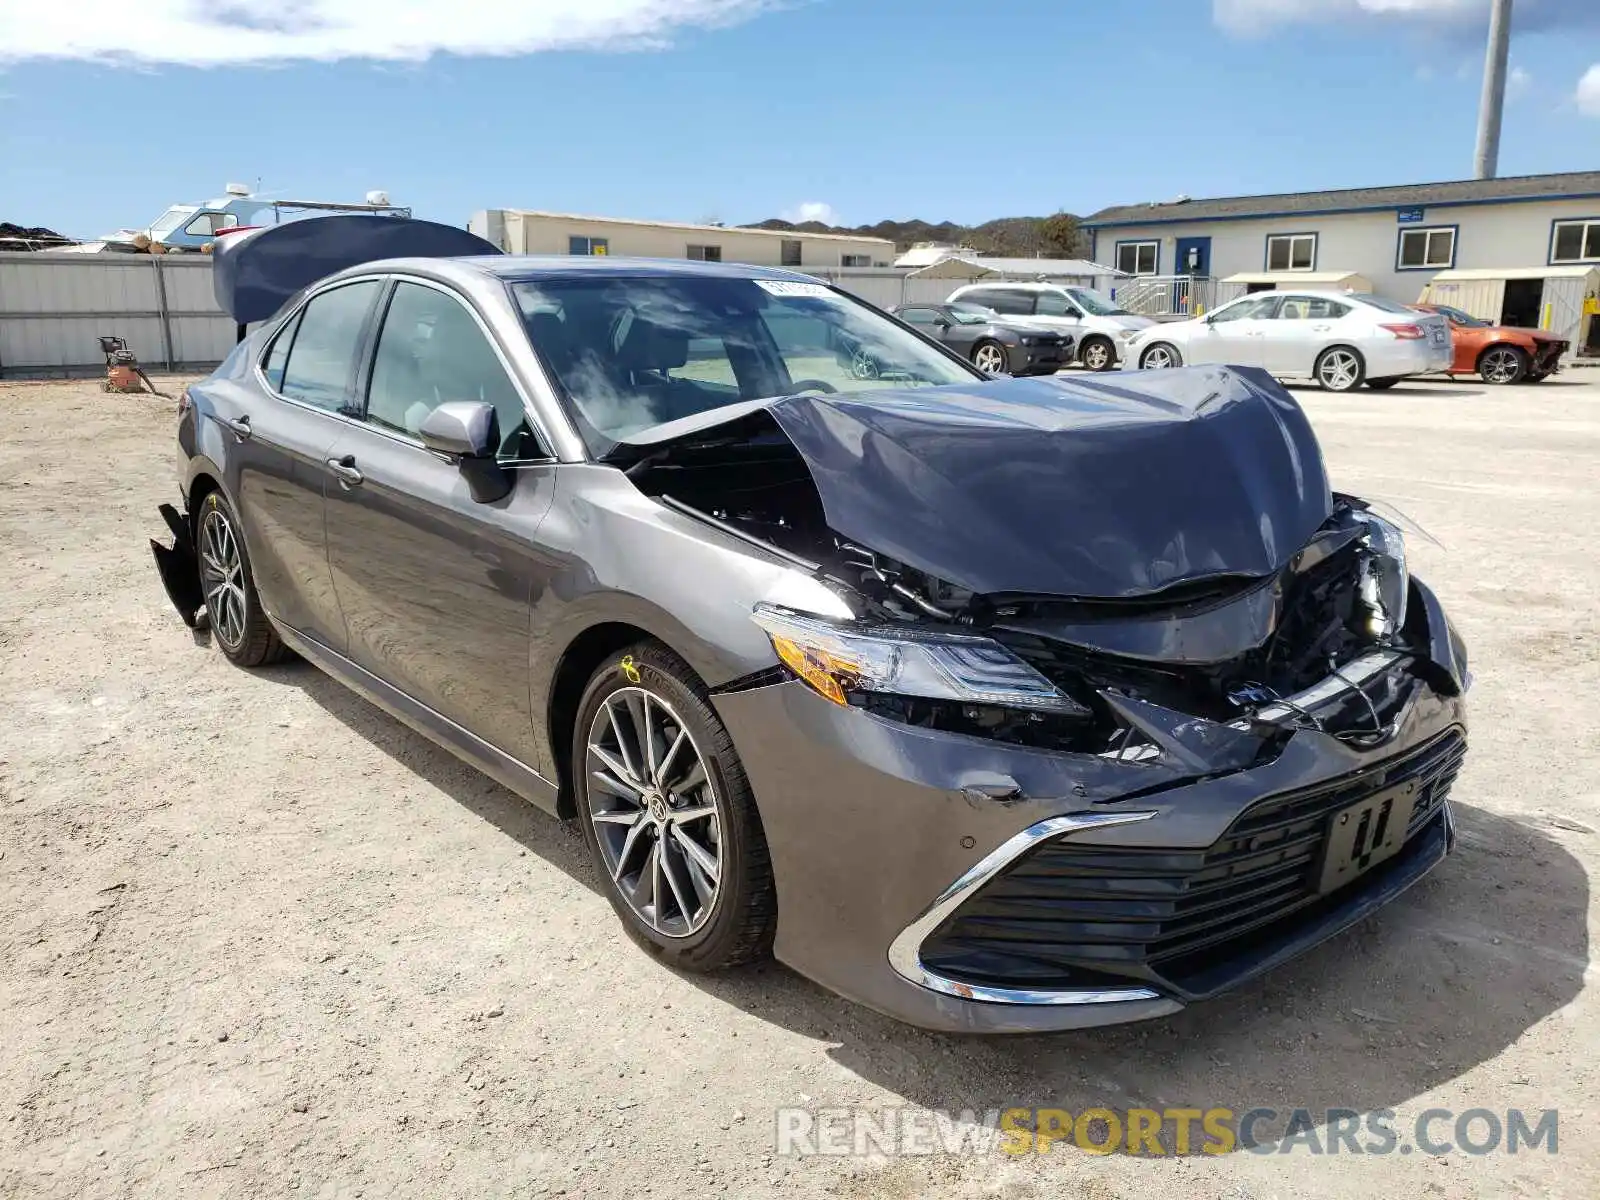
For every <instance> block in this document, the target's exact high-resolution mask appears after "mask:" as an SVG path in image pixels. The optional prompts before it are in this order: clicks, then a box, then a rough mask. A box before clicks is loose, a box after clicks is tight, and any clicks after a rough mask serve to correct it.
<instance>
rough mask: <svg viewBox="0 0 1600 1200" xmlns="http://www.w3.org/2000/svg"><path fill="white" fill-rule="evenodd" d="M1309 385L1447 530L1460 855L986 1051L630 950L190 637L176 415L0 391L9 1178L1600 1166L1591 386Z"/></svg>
mask: <svg viewBox="0 0 1600 1200" xmlns="http://www.w3.org/2000/svg"><path fill="white" fill-rule="evenodd" d="M1585 377H1587V378H1588V379H1592V380H1594V382H1593V383H1586V382H1583V380H1584V379H1585ZM157 382H158V384H159V383H163V382H165V383H167V384H168V387H170V386H171V385H172V382H173V381H162V380H160V379H159V378H158V380H157ZM1300 395H1301V398H1302V400H1303V402H1304V403H1305V405H1306V407H1307V409H1308V410H1309V411H1310V412H1311V414H1312V417H1313V419H1314V421H1315V423H1316V425H1317V427H1318V429H1319V431H1320V433H1321V435H1322V437H1323V438H1324V444H1325V448H1326V452H1327V455H1328V458H1329V460H1330V463H1331V465H1332V468H1333V471H1334V476H1335V481H1336V484H1337V485H1339V486H1341V487H1344V488H1347V489H1349V490H1355V491H1361V492H1364V493H1366V494H1368V495H1375V496H1381V497H1384V498H1387V499H1389V500H1391V501H1393V502H1395V503H1396V504H1398V505H1400V506H1401V507H1402V508H1403V509H1404V510H1406V511H1407V512H1408V513H1409V514H1410V515H1411V516H1412V517H1414V518H1415V519H1416V520H1418V521H1419V522H1421V523H1422V524H1423V525H1424V526H1426V527H1427V528H1428V529H1429V530H1430V531H1431V532H1432V533H1434V534H1435V535H1436V536H1437V537H1438V538H1439V539H1440V540H1441V541H1443V542H1444V543H1445V546H1446V547H1447V549H1446V550H1444V551H1441V550H1438V549H1435V548H1434V547H1432V546H1429V545H1425V544H1414V550H1413V558H1414V562H1415V565H1416V567H1417V568H1418V569H1419V570H1420V572H1422V573H1424V574H1425V575H1426V576H1427V577H1428V578H1429V580H1430V582H1432V583H1433V585H1434V586H1435V588H1436V589H1437V590H1438V591H1439V592H1440V594H1441V595H1442V596H1443V598H1444V600H1445V602H1446V604H1447V605H1449V606H1450V607H1451V610H1452V612H1453V613H1454V615H1455V618H1456V620H1457V622H1458V623H1459V625H1460V627H1461V628H1462V630H1463V632H1464V634H1465V636H1466V638H1467V639H1468V641H1469V643H1470V646H1471V651H1472V666H1473V669H1474V671H1475V672H1476V674H1477V684H1476V687H1475V689H1474V692H1473V695H1472V702H1473V720H1474V727H1473V742H1472V752H1471V755H1470V756H1469V759H1468V763H1467V767H1466V770H1465V773H1464V774H1463V776H1462V777H1461V779H1460V782H1459V784H1458V786H1457V789H1456V793H1455V795H1456V800H1457V805H1458V814H1459V823H1460V828H1461V846H1460V849H1459V852H1458V853H1457V854H1456V855H1454V856H1453V857H1452V858H1451V859H1450V860H1449V861H1448V862H1447V863H1446V864H1445V865H1444V866H1443V867H1441V868H1440V869H1439V870H1438V871H1437V872H1435V874H1434V875H1433V876H1432V877H1431V878H1430V879H1429V880H1428V881H1426V882H1425V883H1424V884H1423V885H1421V886H1420V887H1419V888H1418V889H1417V890H1415V891H1414V892H1412V893H1411V894H1410V895H1408V896H1407V897H1405V898H1404V899H1403V900H1402V901H1401V902H1399V903H1397V904H1396V905H1394V906H1392V907H1391V908H1390V909H1388V910H1387V911H1385V912H1383V913H1382V914H1381V915H1379V916H1378V917H1376V918H1375V919H1373V920H1371V921H1369V922H1368V923H1366V924H1365V925H1363V926H1361V927H1360V928H1358V929H1356V930H1354V931H1352V932H1351V933H1348V934H1346V935H1345V936H1343V937H1341V938H1339V939H1337V940H1335V941H1334V942H1333V943H1331V944H1329V945H1327V946H1325V947H1323V948H1321V949H1320V950H1319V951H1317V952H1315V953H1313V954H1311V955H1309V956H1307V957H1306V958H1304V959H1302V960H1300V961H1298V962H1296V963H1294V964H1292V965H1291V966H1289V967H1287V968H1285V969H1281V970H1278V971H1277V972H1275V973H1273V974H1272V975H1270V977H1268V978H1266V979H1265V980H1263V981H1261V982H1259V983H1257V984H1255V985H1252V986H1249V987H1247V988H1245V989H1244V990H1242V991H1240V992H1238V993H1236V994H1233V995H1230V996H1229V997H1227V998H1224V999H1222V1000H1218V1001H1214V1002H1212V1003H1209V1004H1206V1005H1203V1006H1199V1007H1195V1008H1192V1009H1190V1010H1188V1011H1187V1012H1185V1013H1183V1014H1182V1015H1180V1016H1178V1017H1176V1018H1174V1019H1171V1020H1168V1021H1165V1022H1160V1023H1156V1024H1149V1025H1145V1026H1132V1027H1123V1028H1118V1029H1111V1030H1103V1031H1092V1032H1085V1033H1079V1034H1072V1035H1065V1036H1057V1037H1038V1038H1027V1039H1021V1040H978V1039H970V1038H967V1039H962V1038H954V1037H944V1036H936V1035H931V1034H926V1033H922V1032H919V1031H916V1030H912V1029H908V1028H905V1027H902V1026H899V1025H896V1024H895V1023H893V1022H891V1021H889V1020H887V1019H884V1018H881V1017H879V1016H876V1015H875V1014H873V1013H870V1012H866V1011H863V1010H861V1009H858V1008H855V1007H853V1006H851V1005H849V1004H847V1003H845V1002H843V1001H841V1000H838V999H836V998H834V997H832V996H831V995H828V994H825V993H823V992H822V991H820V990H819V989H817V988H816V987H814V986H812V985H811V984H809V983H807V982H805V981H804V980H802V979H799V978H797V977H795V976H794V975H792V974H791V973H789V972H788V971H786V970H784V969H782V968H779V967H765V968H758V969H749V970H745V971H742V972H739V973H736V974H734V975H732V976H729V977H725V978H717V979H710V980H705V979H695V978H688V977H681V976H678V975H675V974H673V973H672V972H670V971H668V970H666V969H664V968H663V967H661V966H659V965H658V964H657V963H655V962H654V961H653V960H651V959H649V958H647V957H646V956H645V955H643V954H642V953H640V952H639V951H638V950H637V949H636V948H635V947H634V946H633V945H632V944H631V943H630V942H628V941H627V940H626V938H625V937H624V936H623V935H622V933H621V932H620V927H619V925H618V923H617V922H616V921H615V920H614V919H613V916H612V913H611V911H610V909H609V908H608V906H607V905H606V903H605V901H604V899H603V898H602V897H601V895H600V894H599V893H598V892H597V891H596V885H595V880H594V879H593V878H592V876H591V873H590V870H589V867H588V865H587V861H586V859H585V857H584V853H583V847H582V843H581V841H580V839H579V837H578V835H577V834H576V832H574V831H572V830H569V829H566V828H563V827H562V826H561V825H559V824H558V823H557V822H555V821H554V820H552V819H549V818H547V817H545V816H543V815H542V814H540V813H538V812H536V811H535V810H533V809H532V808H530V807H528V806H527V805H525V804H523V803H522V802H520V801H519V800H517V799H516V798H515V797H513V796H512V795H510V794H509V793H508V792H506V791H505V790H503V789H502V788H500V787H498V786H497V785H495V784H494V783H492V782H490V781H489V780H488V779H486V778H484V777H482V776H480V775H478V774H476V773H474V772H473V771H472V770H471V769H470V768H468V767H466V766H463V765H461V764H459V763H458V762H457V761H455V760H454V759H453V758H451V757H450V756H449V755H448V754H446V753H445V752H444V751H442V750H439V749H437V748H435V747H434V746H433V745H432V744H431V743H429V742H427V741H426V740H424V739H423V738H421V737H420V736H417V735H415V734H413V733H412V732H410V731H409V730H407V729H406V728H405V727H403V726H401V725H399V724H398V723H396V722H395V721H393V720H391V719H390V718H389V717H387V716H386V715H384V714H383V713H382V712H380V711H378V710H377V709H375V708H373V707H371V706H370V705H368V704H367V703H365V702H364V701H362V700H360V699H358V698H357V697H356V696H354V695H352V694H350V693H348V692H346V691H344V690H343V689H342V688H341V687H340V686H339V685H338V684H336V683H334V682H332V681H331V680H329V679H327V678H325V677H324V676H322V675H320V674H318V673H317V672H316V671H314V670H313V669H311V668H310V667H308V666H305V665H303V664H294V665H288V666H284V667H279V668H274V669H271V670H267V671H262V672H259V673H249V672H245V671H241V670H237V669H235V668H233V667H231V666H229V665H228V663H227V662H226V661H224V659H223V658H222V656H221V655H220V654H219V653H217V652H216V651H215V650H214V649H211V648H207V647H203V646H198V645H196V644H195V641H194V640H193V639H192V637H191V635H190V634H189V633H188V631H186V630H185V628H184V627H183V626H182V624H181V623H180V622H179V621H178V619H177V617H176V615H175V614H174V613H173V612H172V611H171V610H170V609H169V608H168V606H167V604H166V600H165V598H164V596H163V594H162V592H161V589H160V586H159V583H158V581H157V578H156V575H155V572H154V570H153V568H152V565H151V560H150V555H149V552H148V550H147V548H146V539H147V538H148V537H151V536H157V535H159V534H161V532H162V527H161V523H160V520H159V518H158V516H157V515H156V511H155V506H156V505H157V504H158V503H159V502H162V501H167V500H170V499H172V498H173V496H174V494H175V490H174V447H173V442H172V428H173V424H174V414H173V403H172V402H171V401H170V400H166V399H156V398H152V397H127V396H116V397H112V396H106V395H104V394H102V393H101V392H100V391H99V390H98V389H97V388H96V387H95V386H94V385H93V384H87V383H81V382H80V383H53V384H24V383H18V384H0V1196H6V1197H24V1196H26V1197H34V1196H88V1197H101V1196H107V1197H109V1196H125V1195H127V1196H134V1195H137V1196H159V1197H188V1196H241V1197H260V1196H294V1197H334V1196H339V1197H345V1196H350V1197H355V1196H369V1197H378V1196H423V1197H456V1196H460V1197H499V1196H515V1197H523V1196H541V1195H546V1194H557V1195H560V1194H567V1195H576V1196H608V1197H609V1196H631V1195H647V1194H648V1195H654V1196H672V1197H679V1196H723V1195H726V1196H736V1197H744V1196H754V1197H761V1196H769V1195H771V1196H783V1197H790V1196H825V1195H843V1196H858V1197H945V1196H965V1195H978V1196H1002V1197H1018V1198H1021V1197H1038V1198H1041V1200H1042V1198H1044V1197H1052V1198H1054V1197H1095V1198H1102V1200H1105V1198H1111V1197H1123V1196H1127V1197H1133V1196H1140V1197H1143V1196H1147V1195H1152V1194H1154V1195H1160V1196H1162V1197H1229V1198H1231V1200H1249V1198H1260V1200H1265V1198H1267V1197H1294V1198H1296V1200H1302V1198H1307V1197H1358V1196H1371V1195H1383V1196H1393V1197H1398V1196H1418V1197H1429V1196H1440V1197H1447V1198H1448V1197H1458V1196H1461V1197H1465V1196H1482V1197H1505V1196H1570V1197H1593V1196H1597V1195H1600V1148H1597V1145H1596V1139H1595V1136H1594V1135H1595V1132H1596V1124H1597V1123H1596V1116H1597V1115H1600V1069H1597V1065H1596V1064H1597V1062H1600V1038H1597V1030H1600V1006H1597V1003H1596V989H1595V970H1594V968H1593V967H1592V966H1591V965H1590V948H1589V942H1590V938H1589V928H1590V924H1591V921H1592V920H1593V917H1594V914H1595V912H1596V900H1595V898H1594V896H1593V894H1592V889H1591V886H1590V878H1591V875H1592V874H1593V873H1594V871H1595V869H1596V867H1597V864H1600V706H1597V703H1596V701H1597V699H1600V554H1597V553H1596V548H1595V545H1596V543H1595V539H1596V531H1597V530H1600V372H1573V373H1571V374H1570V375H1569V376H1563V377H1560V378H1558V379H1556V380H1552V381H1549V382H1546V383H1544V384H1540V385H1538V386H1536V387H1535V386H1526V387H1520V388H1510V389H1498V390H1494V389H1485V388H1483V387H1480V386H1477V385H1475V384H1468V383H1456V384H1447V383H1426V384H1418V385H1414V386H1403V387H1399V388H1396V389H1395V390H1393V391H1390V392H1386V393H1384V394H1382V395H1378V394H1375V393H1365V394H1361V395H1357V396H1353V397H1348V398H1335V397H1328V396H1323V395H1320V394H1318V393H1316V392H1312V391H1302V392H1301V393H1300ZM850 1105H864V1106H869V1107H872V1108H877V1107H879V1106H883V1105H909V1106H920V1107H926V1108H933V1109H944V1108H963V1107H973V1108H977V1109H980V1110H982V1109H986V1108H991V1107H1007V1106H1013V1105H1017V1106H1028V1107H1033V1106H1050V1107H1056V1106H1059V1107H1062V1108H1066V1109H1069V1110H1071V1111H1073V1112H1077V1111H1081V1110H1082V1109H1084V1108H1086V1107H1090V1106H1095V1105H1103V1106H1107V1107H1110V1108H1113V1109H1117V1110H1125V1109H1129V1108H1134V1107H1143V1106H1153V1107H1157V1108H1162V1107H1172V1106H1181V1105H1189V1106H1194V1107H1198V1108H1209V1107H1212V1106H1227V1107H1231V1108H1233V1109H1235V1110H1236V1111H1242V1110H1244V1109H1248V1108H1251V1107H1254V1106H1270V1107H1275V1108H1278V1109H1280V1110H1287V1109H1289V1108H1292V1107H1296V1106H1303V1107H1307V1108H1311V1109H1317V1110H1322V1109H1327V1108H1332V1107H1349V1108H1354V1109H1357V1110H1359V1111H1362V1112H1367V1111H1369V1110H1373V1109H1393V1110H1396V1111H1397V1113H1398V1114H1399V1116H1398V1119H1397V1122H1396V1124H1397V1126H1398V1127H1399V1128H1401V1129H1402V1131H1405V1130H1407V1129H1408V1128H1409V1127H1408V1124H1407V1123H1408V1122H1409V1121H1411V1120H1412V1119H1414V1118H1415V1116H1416V1115H1417V1114H1418V1113H1420V1112H1421V1111H1423V1110H1425V1109H1429V1108H1444V1109H1450V1110H1455V1111H1457V1112H1459V1111H1462V1110H1466V1109H1473V1108H1486V1109H1491V1110H1496V1111H1498V1112H1500V1113H1501V1114H1503V1113H1504V1112H1505V1110H1507V1109H1508V1108H1520V1109H1523V1110H1542V1109H1546V1108H1559V1109H1560V1110H1561V1112H1560V1127H1559V1128H1560V1137H1559V1153H1558V1154H1556V1155H1553V1156H1552V1155H1550V1154H1548V1153H1546V1152H1545V1151H1544V1150H1542V1149H1541V1150H1539V1151H1538V1152H1536V1153H1530V1152H1528V1151H1527V1150H1526V1149H1524V1150H1523V1152H1521V1153H1519V1154H1516V1155H1510V1154H1505V1153H1500V1154H1494V1155H1489V1156H1486V1157H1469V1156H1466V1155H1463V1154H1461V1153H1455V1154H1451V1155H1446V1156H1435V1155H1430V1154H1427V1153H1422V1152H1418V1153H1413V1154H1409V1155H1406V1154H1399V1153H1396V1154H1392V1155H1388V1156H1371V1155H1365V1156H1352V1155H1350V1154H1348V1153H1346V1154H1343V1155H1331V1156H1329V1155H1313V1154H1311V1153H1309V1152H1308V1151H1306V1150H1305V1149H1304V1148H1302V1149H1300V1150H1298V1151H1296V1152H1294V1153H1290V1154H1271V1153H1269V1154H1255V1153H1243V1152H1240V1153H1233V1154H1229V1155H1226V1156H1220V1157H1217V1156H1207V1155H1193V1154H1192V1155H1190V1156H1188V1157H1175V1158H1162V1159H1151V1158H1130V1157H1126V1156H1115V1157H1109V1158H1107V1157H1097V1156H1092V1155H1089V1154H1086V1153H1083V1152H1082V1151H1080V1150H1077V1149H1068V1148H1065V1147H1060V1146H1058V1147H1057V1148H1056V1149H1055V1150H1054V1151H1053V1152H1052V1153H1050V1154H1048V1155H1043V1156H1037V1155H1036V1156H1027V1157H1021V1158H1017V1157H1011V1156H1006V1155H1003V1154H991V1155H988V1156H984V1157H963V1156H951V1155H934V1156H924V1157H902V1158H898V1159H893V1160H884V1159H881V1158H877V1159H855V1158H835V1157H830V1156H825V1155H820V1156H812V1157H805V1158H794V1157H789V1156H780V1155H778V1154H777V1153H775V1143H774V1116H773V1113H774V1109H776V1108H778V1107H780V1106H804V1107H808V1108H833V1107H838V1106H850ZM1443 1128H1444V1129H1445V1130H1448V1128H1449V1126H1448V1124H1447V1125H1445V1126H1444V1127H1443ZM1403 1140H1404V1139H1403ZM1268 1148H1269V1149H1270V1147H1268Z"/></svg>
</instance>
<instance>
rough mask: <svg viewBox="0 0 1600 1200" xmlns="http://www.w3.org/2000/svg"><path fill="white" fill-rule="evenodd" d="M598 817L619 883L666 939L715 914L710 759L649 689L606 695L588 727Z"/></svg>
mask: <svg viewBox="0 0 1600 1200" xmlns="http://www.w3.org/2000/svg"><path fill="white" fill-rule="evenodd" d="M587 745H588V762H587V764H586V767H585V769H586V770H587V772H588V778H589V782H588V788H587V791H588V797H589V820H590V821H591V822H592V823H593V825H594V832H595V838H596V840H597V841H598V842H599V845H600V855H601V858H602V860H603V861H604V863H605V866H606V869H607V870H608V871H610V873H611V882H612V883H613V884H614V885H615V887H616V889H617V891H618V893H619V894H620V895H621V896H622V898H623V899H624V900H626V901H627V902H628V906H629V907H630V908H632V909H633V911H634V912H635V913H636V914H637V915H638V917H639V919H640V920H642V921H644V922H645V923H646V924H647V925H649V926H650V928H651V929H653V930H655V931H656V932H657V933H659V934H661V935H663V936H664V937H670V938H684V937H688V936H690V935H691V934H693V933H695V932H696V931H698V930H699V929H700V928H701V927H702V926H703V925H704V924H705V923H706V921H707V920H709V919H710V917H711V912H712V909H713V908H715V906H716V900H717V892H718V890H719V888H720V887H721V882H722V865H723V864H722V827H721V822H720V820H719V818H718V816H717V803H716V793H715V790H714V789H713V787H712V783H711V777H710V775H709V773H708V772H707V771H706V762H705V759H704V757H703V756H702V755H701V753H700V748H699V747H698V746H697V745H695V741H694V737H693V736H692V735H691V734H690V733H689V730H688V729H687V728H686V727H685V726H684V724H683V721H682V719H681V718H680V717H679V716H678V714H677V712H676V711H674V709H673V707H672V705H671V704H669V703H667V701H665V700H663V699H662V698H661V697H660V696H658V695H656V694H655V693H653V692H650V691H647V690H646V689H644V688H641V687H624V688H620V689H618V690H617V691H615V692H612V693H611V695H609V696H607V697H606V699H605V701H604V703H602V704H601V706H600V710H599V711H598V712H597V713H596V714H595V717H594V721H593V722H592V723H591V724H590V727H589V737H588V743H587Z"/></svg>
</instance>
